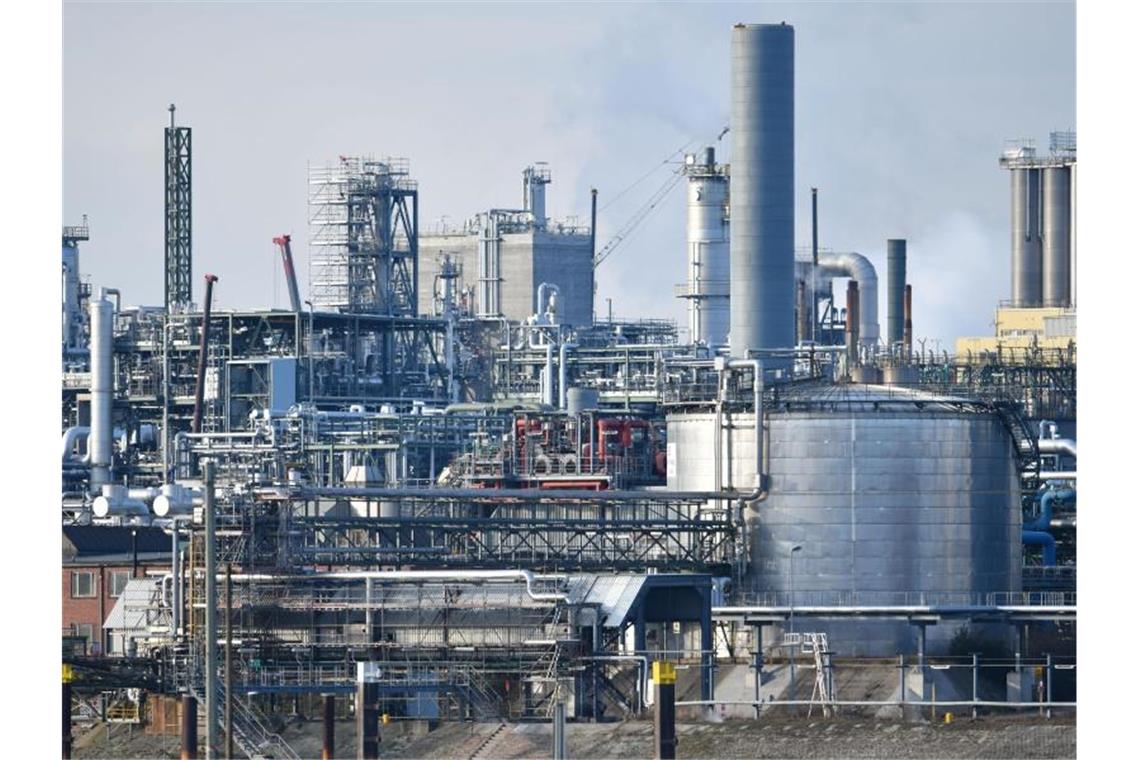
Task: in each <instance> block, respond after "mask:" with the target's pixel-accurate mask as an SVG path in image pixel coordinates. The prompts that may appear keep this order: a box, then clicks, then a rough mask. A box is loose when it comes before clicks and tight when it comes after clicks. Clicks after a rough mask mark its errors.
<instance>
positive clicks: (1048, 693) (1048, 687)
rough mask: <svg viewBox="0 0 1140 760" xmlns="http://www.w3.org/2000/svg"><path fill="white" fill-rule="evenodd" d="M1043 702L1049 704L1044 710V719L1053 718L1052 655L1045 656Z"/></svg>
mask: <svg viewBox="0 0 1140 760" xmlns="http://www.w3.org/2000/svg"><path fill="white" fill-rule="evenodd" d="M1045 701H1046V702H1047V703H1048V704H1049V706H1048V707H1046V708H1045V717H1046V718H1047V719H1048V718H1052V717H1053V655H1051V654H1047V655H1045Z"/></svg>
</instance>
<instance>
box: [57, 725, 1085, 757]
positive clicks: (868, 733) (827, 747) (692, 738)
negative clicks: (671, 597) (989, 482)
mask: <svg viewBox="0 0 1140 760" xmlns="http://www.w3.org/2000/svg"><path fill="white" fill-rule="evenodd" d="M404 728H405V727H401V728H400V729H396V728H395V727H393V728H392V729H390V730H389V731H387V732H386V736H385V737H384V739H383V740H382V742H381V748H380V751H381V756H382V757H385V758H470V757H472V755H473V754H474V753H475V752H476V751H478V758H479V760H485V759H487V758H494V759H498V758H502V759H503V760H507V759H508V758H511V759H513V758H546V757H550V725H549V724H543V723H523V724H512V725H507V726H505V727H504V728H503V729H501V730H500V729H499V724H497V723H474V724H473V723H466V724H446V725H444V726H442V727H441V728H439V729H438V730H436V731H432V732H431V733H429V734H427V735H426V736H421V737H418V738H416V737H414V736H413V735H411V734H410V733H408V732H405V731H403V730H402V729H404ZM282 734H283V736H284V737H285V738H286V739H287V740H288V741H289V743H290V746H292V747H293V748H294V749H295V750H296V751H297V752H298V753H300V754H301V756H302V757H305V758H309V757H313V758H315V757H319V756H320V746H321V744H320V742H321V739H320V724H319V723H317V722H308V723H302V724H293V725H290V726H289V727H287V728H286V729H285V730H284V731H283V732H282ZM566 735H567V750H568V752H569V755H570V757H572V758H582V759H584V760H585V759H590V758H621V759H622V760H633V758H649V757H652V756H653V722H652V721H651V720H637V721H627V722H625V723H603V724H589V723H583V724H577V723H570V724H568V725H567V733H566ZM677 735H678V745H677V756H678V758H787V759H788V760H816V759H820V758H884V759H893V758H915V759H916V760H919V759H926V758H931V759H933V758H938V759H940V760H941V759H942V758H1002V759H1003V760H1004V759H1005V758H1010V759H1011V760H1014V759H1017V758H1050V759H1051V758H1072V757H1076V725H1075V721H1074V720H1073V718H1072V717H1061V718H1057V719H1054V720H1052V721H1046V720H1043V719H1041V718H1038V717H1037V716H1021V717H1000V716H990V717H985V718H982V719H980V720H978V721H970V720H969V719H968V718H959V719H958V720H956V721H954V722H953V723H951V724H950V725H943V724H930V723H925V722H918V723H906V722H902V721H887V720H875V719H868V718H854V717H840V718H835V719H828V720H825V719H820V718H813V719H808V718H801V719H793V718H789V717H786V716H765V717H764V718H763V719H762V720H761V721H759V722H756V721H752V720H727V721H724V722H722V723H681V724H678V726H677ZM77 738H79V737H77ZM355 750H356V742H355V736H354V726H353V724H352V722H351V721H339V722H338V725H337V753H336V754H337V757H353V756H355ZM74 756H75V757H76V758H78V759H80V760H85V759H86V758H177V757H178V756H179V747H178V737H176V736H164V737H159V736H145V735H143V734H142V733H141V732H140V731H139V730H138V729H137V728H135V729H133V730H129V731H128V729H127V727H126V726H122V725H116V726H111V727H110V730H109V731H108V730H106V729H105V728H101V729H96V730H95V731H94V732H92V733H91V734H89V735H87V736H84V737H82V739H81V740H80V741H78V742H77V747H76V751H75V753H74Z"/></svg>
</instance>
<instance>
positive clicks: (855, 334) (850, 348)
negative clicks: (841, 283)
mask: <svg viewBox="0 0 1140 760" xmlns="http://www.w3.org/2000/svg"><path fill="white" fill-rule="evenodd" d="M858 363H859V284H858V283H857V282H855V280H848V281H847V369H848V373H850V371H851V369H852V368H853V367H854V366H855V365H857V364H858Z"/></svg>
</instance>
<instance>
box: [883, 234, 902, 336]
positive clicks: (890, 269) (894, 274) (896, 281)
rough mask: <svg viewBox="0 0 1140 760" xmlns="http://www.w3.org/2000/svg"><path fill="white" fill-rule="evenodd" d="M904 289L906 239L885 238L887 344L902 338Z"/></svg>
mask: <svg viewBox="0 0 1140 760" xmlns="http://www.w3.org/2000/svg"><path fill="white" fill-rule="evenodd" d="M905 290H906V241H905V240H887V345H888V346H893V345H895V344H896V343H901V342H902V339H903V295H904V292H905Z"/></svg>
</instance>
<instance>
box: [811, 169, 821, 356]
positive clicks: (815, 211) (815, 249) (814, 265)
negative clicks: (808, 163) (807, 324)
mask: <svg viewBox="0 0 1140 760" xmlns="http://www.w3.org/2000/svg"><path fill="white" fill-rule="evenodd" d="M818 268H819V190H818V189H816V188H814V187H813V188H812V189H811V282H812V288H811V340H812V342H813V343H814V342H815V327H816V325H817V324H819V314H817V313H816V309H817V302H818V299H817V298H816V295H815V272H816V269H818Z"/></svg>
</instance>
